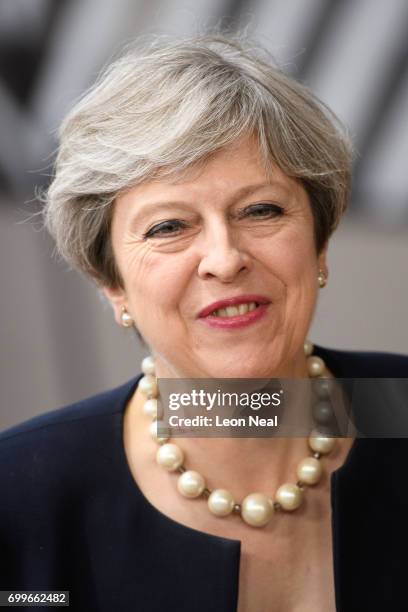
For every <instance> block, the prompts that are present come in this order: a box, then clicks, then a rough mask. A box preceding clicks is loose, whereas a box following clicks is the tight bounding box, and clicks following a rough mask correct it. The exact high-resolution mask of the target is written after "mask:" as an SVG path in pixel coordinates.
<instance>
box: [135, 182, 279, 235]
mask: <svg viewBox="0 0 408 612" xmlns="http://www.w3.org/2000/svg"><path fill="white" fill-rule="evenodd" d="M262 189H263V190H265V189H277V190H279V191H284V192H286V193H287V189H286V188H285V187H284V186H283V185H282V184H281V183H278V182H277V183H275V184H273V183H258V184H254V185H246V186H245V187H241V188H240V189H237V191H235V192H234V193H233V194H232V195H231V196H229V198H228V201H229V203H228V206H230V205H231V204H232V203H234V202H236V201H238V200H241V199H242V198H245V197H247V196H249V195H251V194H253V193H256V192H257V191H261V190H262ZM172 206H178V207H179V208H185V209H188V210H191V209H192V206H191V204H189V203H187V202H183V201H182V200H173V201H171V200H169V201H161V202H145V203H143V205H142V207H141V208H138V210H137V211H136V212H135V214H134V215H133V216H132V218H131V221H130V223H131V225H132V226H133V225H134V224H135V223H137V222H138V221H140V220H141V219H143V218H144V217H145V216H146V215H148V214H150V213H153V212H157V211H158V210H162V209H168V208H170V207H172Z"/></svg>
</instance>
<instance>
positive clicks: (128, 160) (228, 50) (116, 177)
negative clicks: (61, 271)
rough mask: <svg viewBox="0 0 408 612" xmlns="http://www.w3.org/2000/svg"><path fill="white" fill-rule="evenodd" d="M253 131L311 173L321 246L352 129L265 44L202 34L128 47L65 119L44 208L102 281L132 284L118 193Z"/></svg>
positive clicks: (264, 147)
mask: <svg viewBox="0 0 408 612" xmlns="http://www.w3.org/2000/svg"><path fill="white" fill-rule="evenodd" d="M246 134H254V135H256V136H257V138H258V142H259V147H260V151H261V153H262V156H263V159H264V160H265V162H266V164H270V162H271V161H273V162H274V163H276V164H277V165H278V166H279V168H280V169H281V170H283V171H284V172H285V173H286V174H287V175H289V176H292V177H296V178H298V179H300V180H301V181H302V182H303V184H304V186H305V188H306V190H307V192H308V194H309V197H310V201H311V206H312V212H313V216H314V223H315V243H316V249H317V252H319V251H320V250H321V249H322V248H323V246H324V245H325V244H326V242H327V240H328V238H329V237H330V235H331V233H332V232H333V231H334V229H335V228H336V226H337V224H338V222H339V219H340V217H341V215H342V214H343V212H344V211H345V209H346V207H347V203H348V197H349V191H350V174H351V158H352V153H351V144H350V141H349V138H348V136H347V134H346V132H345V130H344V128H343V127H342V126H341V124H340V123H339V121H338V119H337V118H336V117H335V115H334V114H333V113H332V112H331V111H330V110H329V109H328V108H327V107H326V106H325V105H324V104H323V103H322V102H320V101H319V100H318V99H317V98H316V97H315V96H313V94H311V93H310V91H309V90H308V89H307V88H306V87H304V86H303V85H301V84H299V83H298V82H296V81H295V80H294V79H292V78H290V77H289V76H287V75H285V74H284V73H283V72H282V71H281V70H280V69H278V68H277V67H276V66H275V65H274V64H273V62H272V60H271V59H270V58H269V56H268V55H267V53H266V52H265V51H264V50H262V49H260V48H259V47H254V46H251V44H250V43H249V42H248V41H247V40H246V39H240V38H239V37H231V36H228V37H225V36H200V37H195V38H189V39H182V40H180V39H178V40H168V39H164V40H163V39H162V38H157V39H155V40H153V42H151V43H150V44H148V45H146V44H144V45H136V46H134V47H133V48H131V49H130V50H127V52H126V53H125V54H124V55H123V56H122V57H121V58H119V59H118V60H116V61H115V62H114V63H112V64H111V65H110V66H109V67H108V68H107V69H106V70H105V71H104V72H103V73H102V75H101V77H100V78H99V79H98V81H97V82H96V84H95V85H94V86H93V87H92V88H91V89H90V90H89V92H87V93H86V94H85V95H84V97H83V98H82V99H81V100H80V101H79V102H78V103H77V104H76V105H75V106H74V108H73V109H72V110H71V111H70V113H69V114H68V116H67V117H66V118H65V120H64V121H63V123H62V126H61V128H60V147H59V153H58V156H57V159H56V163H55V176H54V179H53V181H52V183H51V186H50V187H49V190H48V193H47V196H46V201H45V206H44V209H43V215H44V223H45V225H46V227H47V229H48V230H49V232H50V233H51V235H52V236H53V237H54V239H55V241H56V245H57V249H58V251H59V253H60V254H61V255H62V257H64V258H65V259H66V260H67V261H68V262H69V263H70V264H71V265H72V266H74V267H77V268H79V269H80V270H81V271H83V272H84V273H85V274H87V275H89V276H91V277H92V278H93V279H94V280H95V281H96V282H97V284H98V285H101V286H103V285H105V286H109V287H122V288H123V280H122V278H121V275H120V272H119V270H118V268H117V266H116V263H115V260H114V255H113V249H112V244H111V236H110V227H111V218H112V210H113V202H114V200H115V198H116V197H117V196H118V194H120V193H121V192H123V191H125V190H127V189H129V188H130V187H132V186H135V185H137V184H140V183H142V182H144V181H148V180H152V179H155V178H157V177H159V178H167V179H170V178H171V177H174V178H176V177H177V176H178V175H180V173H182V172H183V171H184V170H186V169H188V168H190V167H192V166H193V165H194V164H197V163H198V162H202V161H203V160H205V159H206V158H208V157H209V156H210V155H211V154H213V153H215V152H216V151H217V150H220V149H221V148H223V147H225V146H227V145H229V144H231V143H233V142H234V141H236V140H237V139H238V138H240V137H241V136H243V135H246Z"/></svg>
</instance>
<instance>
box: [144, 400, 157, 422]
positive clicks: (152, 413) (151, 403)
mask: <svg viewBox="0 0 408 612" xmlns="http://www.w3.org/2000/svg"><path fill="white" fill-rule="evenodd" d="M143 412H144V413H145V414H146V415H147V416H149V417H151V418H152V419H155V418H157V399H154V398H151V399H148V400H146V401H145V403H144V404H143Z"/></svg>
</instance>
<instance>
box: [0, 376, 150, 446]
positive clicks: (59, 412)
mask: <svg viewBox="0 0 408 612" xmlns="http://www.w3.org/2000/svg"><path fill="white" fill-rule="evenodd" d="M139 378H140V376H138V377H137V378H135V379H132V380H130V381H128V382H126V383H124V384H123V385H120V386H118V387H115V388H114V389H108V390H107V391H103V392H101V393H97V394H95V395H92V396H90V397H87V398H85V399H82V400H79V401H77V402H74V403H72V404H69V405H67V406H62V407H60V408H56V409H54V410H50V411H48V412H45V413H43V414H40V415H38V416H35V417H32V418H30V419H28V420H26V421H23V422H22V423H19V424H17V425H14V426H12V427H9V428H8V429H5V430H4V431H2V432H0V449H1V448H2V447H3V446H4V445H7V440H10V441H12V440H14V439H18V438H20V437H30V436H34V437H35V436H41V435H42V432H43V431H44V430H46V429H48V428H58V427H62V428H64V427H69V426H70V425H72V426H75V425H78V426H81V425H82V424H83V423H84V421H86V420H87V419H90V418H91V419H95V418H98V417H103V416H104V415H108V414H112V413H114V412H116V411H118V410H120V408H121V406H122V404H123V402H124V401H126V396H127V395H129V394H130V393H131V391H132V390H133V389H134V387H135V386H136V384H137V381H138V380H139ZM10 443H11V444H12V442H10Z"/></svg>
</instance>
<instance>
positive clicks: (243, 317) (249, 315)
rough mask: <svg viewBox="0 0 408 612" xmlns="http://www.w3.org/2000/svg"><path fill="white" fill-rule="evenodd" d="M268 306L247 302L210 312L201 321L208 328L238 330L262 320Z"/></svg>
mask: <svg viewBox="0 0 408 612" xmlns="http://www.w3.org/2000/svg"><path fill="white" fill-rule="evenodd" d="M268 306H269V304H257V303H256V302H249V303H246V304H239V305H237V306H227V307H226V308H218V309H216V310H214V311H212V312H211V313H210V314H209V315H207V316H206V317H202V318H200V319H199V321H202V322H203V323H205V324H206V325H208V326H209V327H216V328H219V329H238V328H242V327H247V326H248V325H252V324H254V323H256V322H257V321H259V320H260V319H261V318H263V317H264V316H265V314H266V312H267V309H268Z"/></svg>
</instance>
